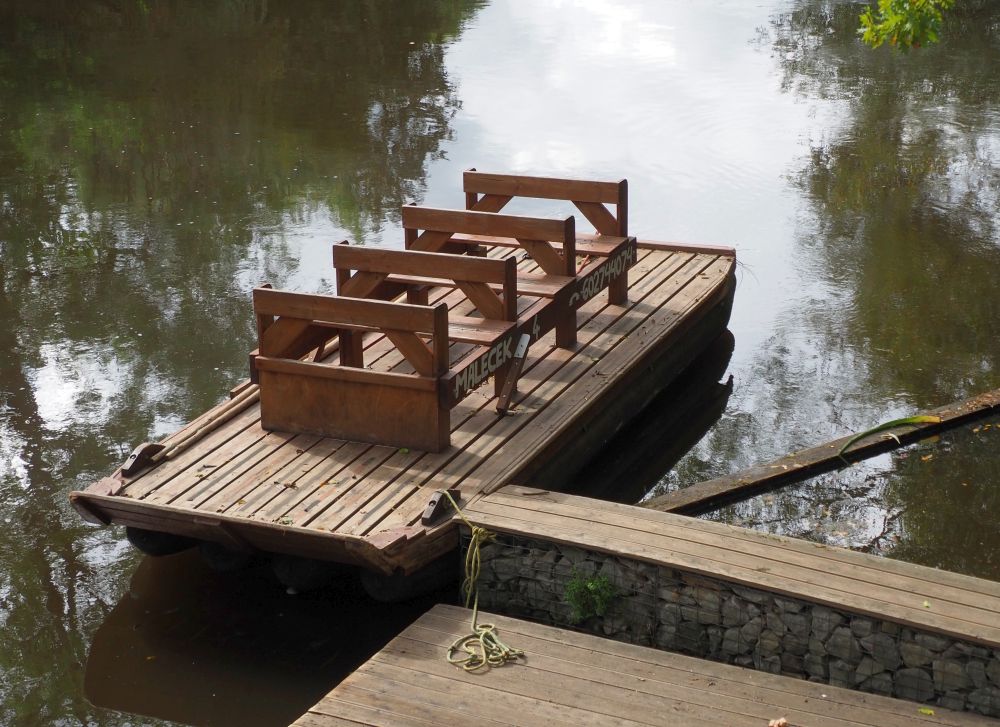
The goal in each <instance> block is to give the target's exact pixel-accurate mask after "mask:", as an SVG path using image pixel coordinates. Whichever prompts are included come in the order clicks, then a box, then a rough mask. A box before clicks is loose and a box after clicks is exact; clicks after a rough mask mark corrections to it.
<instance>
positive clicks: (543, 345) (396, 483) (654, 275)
mask: <svg viewBox="0 0 1000 727" xmlns="http://www.w3.org/2000/svg"><path fill="white" fill-rule="evenodd" d="M577 254H578V255H583V254H585V253H584V252H581V251H580V249H579V246H578V250H577ZM636 257H637V259H636V261H635V264H634V265H633V267H632V268H631V269H630V270H629V272H628V278H629V288H628V298H627V300H626V301H625V303H624V304H623V305H616V304H612V303H610V302H609V298H608V296H607V295H597V296H595V297H593V298H591V299H590V300H589V301H587V302H586V303H584V304H583V305H582V306H580V307H579V308H578V309H577V313H576V315H577V321H576V323H577V332H576V339H577V340H576V343H575V345H574V346H572V347H566V346H563V347H559V346H557V345H556V343H557V341H556V338H557V336H558V335H559V331H558V330H552V331H550V332H549V333H546V334H545V335H543V336H541V337H540V338H539V339H538V340H537V341H534V342H533V343H532V345H531V348H530V350H529V353H528V357H527V361H526V363H525V365H524V370H523V372H522V373H521V375H520V377H519V379H518V380H517V390H516V393H515V394H514V395H513V398H512V405H511V409H510V412H509V414H508V415H507V416H499V415H498V414H497V412H496V403H497V398H496V397H495V396H494V395H493V394H494V391H493V387H492V386H481V387H479V388H478V389H476V390H475V391H473V392H471V393H470V394H469V395H468V396H467V397H466V398H465V399H463V400H462V401H460V402H459V403H457V404H455V405H453V408H452V409H451V411H450V422H449V423H450V431H449V439H450V444H449V445H448V446H446V447H444V448H443V449H442V451H439V452H428V451H418V450H416V449H411V448H408V447H400V446H385V445H380V444H371V443H366V442H361V441H349V440H346V439H338V438H335V437H330V436H323V435H321V434H308V433H300V434H294V433H288V432H281V431H267V430H265V429H263V428H262V427H261V423H260V403H259V399H258V398H257V397H255V396H254V395H253V393H252V391H253V390H252V388H251V389H246V390H244V395H245V397H246V399H245V401H244V402H243V403H242V404H241V406H242V408H241V409H240V410H239V411H238V412H236V413H235V414H233V413H232V412H231V411H230V412H228V415H229V416H230V417H231V418H229V420H228V421H226V422H225V423H224V424H223V425H221V426H219V427H218V428H215V429H213V430H212V431H210V432H208V433H207V434H205V435H204V436H202V437H201V438H200V439H197V441H195V442H194V443H193V444H189V445H188V446H187V448H186V449H184V450H183V452H181V453H179V454H176V455H174V456H171V457H169V458H166V459H163V460H162V461H161V462H159V463H158V464H156V466H153V467H151V468H147V469H145V470H142V471H140V472H138V473H136V474H135V475H134V476H132V477H126V476H124V475H123V474H122V473H121V471H119V472H117V473H115V475H114V476H112V477H109V478H105V479H103V480H101V481H100V482H97V483H95V484H94V485H92V486H91V487H89V488H87V489H86V490H84V491H76V492H73V493H71V494H70V500H71V502H72V503H73V505H74V507H75V508H76V509H77V510H78V511H79V512H80V513H81V515H83V517H84V518H85V519H87V520H89V521H91V522H98V523H102V524H118V525H128V526H133V527H137V528H143V529H148V530H157V531H162V532H168V533H173V534H177V535H183V536H189V537H193V538H199V539H203V540H212V541H217V542H221V543H223V544H225V545H227V546H228V547H231V548H234V549H242V550H262V551H268V552H279V553H288V554H293V555H298V556H302V557H309V558H318V559H324V560H332V561H339V562H343V563H349V564H356V565H359V566H363V567H365V568H369V569H373V570H376V571H380V572H383V573H393V572H403V573H410V572H413V571H415V570H417V569H419V568H420V567H421V566H423V565H425V564H427V563H429V562H430V561H432V560H433V559H434V558H436V557H438V556H440V555H442V554H444V553H446V552H448V551H449V550H452V549H454V548H455V547H456V546H457V542H458V541H457V528H456V526H455V525H454V523H453V522H451V521H450V520H449V519H448V518H442V522H441V523H440V524H433V523H432V524H431V525H429V526H428V525H423V524H421V515H422V513H423V511H424V509H425V507H426V506H427V503H428V500H429V499H430V498H431V496H432V494H433V493H434V492H435V491H437V490H440V489H447V488H457V489H458V490H459V491H460V493H461V501H462V503H463V504H464V503H469V502H471V501H474V500H475V499H477V498H478V497H480V496H482V495H484V494H487V493H489V492H492V491H494V490H496V489H498V488H499V487H501V486H503V485H505V484H507V483H509V482H511V481H513V480H515V479H517V477H518V475H519V473H520V472H522V471H525V470H527V469H528V468H529V467H530V466H531V465H532V464H533V463H537V462H538V461H540V458H545V457H548V456H551V455H552V453H554V452H555V451H557V450H560V451H562V450H565V449H566V448H571V449H572V450H574V451H576V452H578V454H579V459H578V461H580V462H581V463H582V462H585V461H587V460H588V459H590V458H591V457H592V456H593V455H594V454H595V452H596V451H597V450H596V448H597V447H598V446H599V445H600V444H601V443H602V442H603V441H605V440H606V439H608V438H609V437H610V436H611V434H613V432H614V431H615V429H616V428H617V427H619V426H620V424H621V421H622V420H623V419H624V418H627V417H628V416H631V415H633V414H635V413H637V412H638V410H639V409H640V408H641V406H642V404H643V403H645V402H646V401H648V400H649V399H650V398H651V397H652V396H653V395H654V394H655V393H656V392H657V391H658V390H659V389H661V388H663V387H664V386H666V385H667V384H668V383H669V382H670V380H672V379H673V378H674V377H675V376H676V375H677V374H678V373H680V372H681V371H682V370H683V368H684V367H685V366H686V365H687V364H689V363H690V362H691V361H693V360H694V359H695V358H696V357H697V355H698V354H699V353H701V352H702V351H703V350H704V349H705V348H706V347H707V346H708V345H709V344H710V343H711V342H712V341H713V340H715V338H716V337H717V336H718V335H719V334H721V333H722V332H723V331H724V330H725V327H726V324H727V322H728V318H729V313H730V310H731V307H732V300H733V294H734V289H735V278H734V267H735V256H734V253H733V251H732V250H731V249H727V248H713V247H697V246H684V245H676V244H667V243H652V242H640V243H638V248H637V255H636ZM526 267H527V268H531V264H530V261H529V262H528V263H525V262H524V261H521V262H520V263H519V274H520V272H521V270H523V269H525V268H526ZM429 302H431V303H434V302H444V303H447V304H448V306H449V309H450V312H451V313H453V314H456V315H468V313H469V312H470V310H469V308H468V306H469V305H470V304H469V301H468V299H467V298H466V297H465V295H464V294H462V292H461V291H460V290H456V289H454V288H447V287H431V288H430V298H429ZM363 346H364V351H365V355H366V356H367V357H368V358H369V359H370V362H369V363H368V364H366V365H367V366H368V368H371V369H375V370H380V371H385V372H393V371H400V370H403V369H405V368H406V366H407V362H406V361H405V360H404V359H403V357H402V356H400V355H399V353H398V352H397V351H396V350H395V349H393V348H392V347H391V346H390V345H388V343H387V342H386V341H385V340H384V337H382V336H379V335H373V334H371V333H366V334H365V335H364V338H363ZM455 352H456V345H453V350H452V353H453V356H454V355H455ZM335 355H337V354H336V353H333V354H330V357H332V356H335ZM373 406H377V404H376V403H374V402H373ZM226 407H232V404H230V403H228V402H227V403H223V404H220V405H219V407H216V408H215V409H213V410H211V411H209V412H207V413H206V414H205V415H203V416H202V417H201V418H200V419H198V420H196V421H194V422H192V423H191V424H189V425H188V426H187V427H185V428H184V429H182V430H181V431H179V432H177V433H175V434H174V435H172V436H171V437H169V438H168V439H167V440H165V441H164V442H163V444H165V445H167V446H168V447H169V446H170V444H171V442H172V441H178V440H180V439H184V438H187V437H191V434H192V432H197V431H198V429H199V427H200V426H201V425H202V424H203V423H204V422H206V421H209V420H211V419H212V418H214V417H217V416H219V414H220V412H221V413H222V414H223V415H225V414H226V412H225V411H221V410H223V409H225V408H226ZM379 415H380V416H388V417H391V416H393V413H392V412H391V411H387V412H385V413H384V414H383V413H380V414H379Z"/></svg>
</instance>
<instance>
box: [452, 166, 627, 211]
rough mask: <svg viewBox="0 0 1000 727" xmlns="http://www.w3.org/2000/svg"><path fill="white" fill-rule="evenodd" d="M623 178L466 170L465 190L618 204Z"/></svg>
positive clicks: (463, 183)
mask: <svg viewBox="0 0 1000 727" xmlns="http://www.w3.org/2000/svg"><path fill="white" fill-rule="evenodd" d="M620 184H621V182H620V181H615V182H596V181H590V180H586V179H558V178H555V177H527V176H520V175H516V174H488V173H486V172H476V171H472V170H470V171H467V172H465V173H464V174H463V175H462V186H463V191H465V192H466V193H467V194H468V193H473V192H475V193H480V194H495V195H512V196H514V197H534V198H536V199H565V200H580V201H581V202H598V203H601V202H610V203H611V204H617V202H618V199H619V197H618V190H619V188H620Z"/></svg>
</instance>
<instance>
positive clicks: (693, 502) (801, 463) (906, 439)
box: [639, 389, 1000, 515]
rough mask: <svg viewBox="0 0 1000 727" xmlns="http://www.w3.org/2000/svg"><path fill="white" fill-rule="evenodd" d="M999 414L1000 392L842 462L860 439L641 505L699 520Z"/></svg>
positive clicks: (875, 439) (870, 444)
mask: <svg viewBox="0 0 1000 727" xmlns="http://www.w3.org/2000/svg"><path fill="white" fill-rule="evenodd" d="M998 410H1000V389H994V390H993V391H988V392H986V393H985V394H980V395H978V396H974V397H972V398H971V399H966V400H964V401H959V402H956V403H954V404H948V405H947V406H942V407H938V408H937V409H931V410H930V411H927V412H922V413H921V415H923V416H936V417H939V418H940V420H939V421H935V422H927V423H923V424H917V425H906V426H900V427H896V428H893V429H885V430H881V431H878V432H873V433H872V434H871V435H870V436H866V437H863V438H862V439H860V440H858V441H857V442H854V443H853V444H852V445H851V446H850V447H848V448H847V449H846V450H845V451H844V453H843V456H841V454H840V450H841V448H843V446H844V445H845V444H847V443H848V442H850V441H851V439H852V438H854V437H856V436H857V435H856V434H850V435H848V436H846V437H841V438H840V439H835V440H833V441H832V442H827V443H826V444H820V445H818V446H816V447H810V448H809V449H803V450H800V451H798V452H794V453H792V454H788V455H785V456H784V457H781V458H780V459H776V460H774V461H772V462H767V463H765V464H759V465H755V466H753V467H750V468H749V469H746V470H743V471H742V472H737V473H735V474H731V475H726V476H725V477H719V478H717V479H714V480H706V481H704V482H698V483H696V484H693V485H691V486H690V487H685V488H684V489H682V490H676V491H675V492H669V493H667V494H666V495H660V496H659V497H654V498H651V499H649V500H646V501H645V502H642V503H639V504H640V505H641V506H642V507H648V508H650V509H653V510H661V511H663V512H676V513H680V514H682V515H695V514H698V513H701V512H706V511H708V510H712V509H714V508H716V507H719V506H720V505H724V504H728V503H732V502H736V501H739V500H744V499H746V498H748V497H752V496H754V495H757V494H760V493H761V492H765V491H767V490H773V489H775V488H777V487H781V486H783V485H789V484H792V483H794V482H801V481H802V480H805V479H808V478H810V477H814V476H815V475H819V474H823V473H824V472H830V471H832V470H836V469H840V468H842V467H846V466H849V464H850V463H853V462H857V461H859V460H862V459H867V458H868V457H873V456H875V455H877V454H882V453H883V452H888V451H890V450H893V449H896V448H898V447H902V446H905V445H907V444H911V443H913V442H916V441H919V440H921V439H925V438H927V437H929V436H931V435H934V434H937V433H938V432H941V431H944V430H946V429H951V428H953V427H956V426H958V425H960V424H963V423H965V422H967V421H969V420H972V419H977V418H979V417H983V416H986V415H987V414H991V413H993V412H996V411H998Z"/></svg>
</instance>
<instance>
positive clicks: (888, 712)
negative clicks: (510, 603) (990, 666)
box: [294, 605, 995, 727]
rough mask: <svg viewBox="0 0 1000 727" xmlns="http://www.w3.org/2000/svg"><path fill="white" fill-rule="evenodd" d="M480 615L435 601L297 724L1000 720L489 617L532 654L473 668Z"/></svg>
mask: <svg viewBox="0 0 1000 727" xmlns="http://www.w3.org/2000/svg"><path fill="white" fill-rule="evenodd" d="M470 619H471V612H469V611H467V610H465V609H461V608H456V607H453V606H440V605H439V606H435V607H434V608H433V609H431V610H430V611H429V612H427V613H426V614H425V615H423V616H422V617H421V618H419V619H418V620H417V621H416V623H414V624H413V625H412V626H410V627H409V628H408V629H406V630H405V631H404V632H403V633H402V634H400V635H399V636H397V637H396V638H395V639H393V641H392V642H391V643H390V644H389V645H388V646H386V648H385V649H383V650H382V651H380V652H379V653H378V654H376V655H375V656H373V657H372V658H371V659H370V660H369V661H368V662H366V663H365V664H364V665H362V666H361V667H360V668H359V669H358V670H357V671H356V672H354V673H353V674H352V675H351V676H349V677H348V678H347V679H345V680H344V681H343V682H341V684H340V685H339V686H337V687H336V688H335V689H333V690H332V691H331V692H330V693H329V694H328V695H326V696H325V697H324V698H323V699H322V700H320V701H319V702H318V703H317V704H316V705H315V706H313V707H312V708H311V709H310V710H309V711H308V712H307V713H306V714H304V715H303V716H302V717H300V718H299V719H298V720H296V721H295V722H294V725H295V727H332V726H333V725H352V724H354V725H356V724H364V725H449V724H477V725H479V724H482V725H524V727H533V726H534V725H538V724H546V725H567V726H568V725H573V726H574V727H575V726H577V725H606V724H618V725H705V726H706V727H707V726H709V725H711V727H718V726H719V725H727V726H732V727H739V726H742V725H745V726H746V727H763V726H764V725H767V724H768V723H769V722H770V721H771V720H774V721H778V720H780V719H782V718H784V719H785V720H786V722H785V724H787V725H788V727H796V726H802V725H809V726H810V727H861V726H862V725H879V726H880V727H911V726H916V727H921V726H924V725H926V726H930V725H956V726H957V725H983V726H984V727H985V725H990V724H995V722H994V721H993V720H990V719H987V718H985V717H978V716H975V715H970V714H967V713H959V712H952V711H949V710H946V709H940V708H935V709H924V710H921V709H920V707H919V705H917V704H914V703H913V702H907V701H902V700H898V699H891V698H888V697H881V696H877V695H873V694H861V693H859V692H855V691H850V690H847V689H840V688H837V687H830V686H827V685H823V684H814V683H811V682H806V681H802V680H798V679H792V678H789V677H783V676H779V675H774V674H763V673H761V672H755V671H752V670H749V669H741V668H740V667H735V666H729V665H725V664H715V663H712V662H709V661H705V660H703V659H696V658H693V657H690V656H682V655H680V654H671V653H666V652H662V651H657V650H655V649H650V648H645V647H641V646H634V645H631V644H621V643H618V642H615V641H610V640H608V639H602V638H598V637H596V636H591V635H588V634H581V633H578V632H573V631H567V630H564V629H557V628H553V627H551V626H542V625H539V624H534V623H528V622H526V621H520V620H517V619H512V618H507V617H503V616H497V615H494V614H480V621H488V622H490V623H493V624H495V625H496V626H497V628H498V629H499V633H500V635H501V638H502V639H504V641H505V642H506V643H508V644H510V645H511V646H516V647H518V648H520V649H523V650H524V651H525V656H524V658H522V659H519V660H518V661H517V662H515V663H510V664H506V665H504V666H501V667H497V668H492V669H490V670H489V671H487V672H486V673H478V672H477V673H469V672H466V671H463V670H462V669H460V668H458V667H456V666H453V665H451V664H449V663H448V662H447V661H445V658H444V655H445V654H446V653H447V650H448V647H449V646H450V645H451V644H452V642H454V641H455V640H456V639H457V638H459V637H461V636H463V635H465V634H466V633H467V631H468V630H469V624H470Z"/></svg>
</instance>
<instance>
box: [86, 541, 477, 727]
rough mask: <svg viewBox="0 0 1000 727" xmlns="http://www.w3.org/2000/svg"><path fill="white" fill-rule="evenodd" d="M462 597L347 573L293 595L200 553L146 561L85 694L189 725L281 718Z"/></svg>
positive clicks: (279, 721) (258, 572)
mask: <svg viewBox="0 0 1000 727" xmlns="http://www.w3.org/2000/svg"><path fill="white" fill-rule="evenodd" d="M455 557H456V573H457V572H458V563H457V558H458V556H457V555H456V556H455ZM456 593H457V584H455V586H453V587H450V588H449V589H447V590H445V591H442V592H438V593H432V594H430V595H428V596H425V597H422V598H419V599H416V600H413V601H410V602H407V603H404V604H391V605H389V604H382V603H378V602H375V601H372V600H371V599H370V598H368V597H367V596H366V595H365V593H364V591H363V589H362V588H361V586H360V584H359V583H358V581H357V579H356V578H355V577H353V576H352V575H348V576H345V578H344V580H343V581H342V582H340V583H338V584H336V585H333V586H329V587H327V588H324V589H321V590H318V591H314V592H310V593H303V594H298V595H294V596H291V595H288V594H286V592H285V589H284V587H282V586H280V585H279V584H278V582H277V581H276V580H275V578H274V577H273V576H272V574H271V571H270V568H269V567H268V566H267V565H266V564H262V565H259V566H254V567H251V568H248V569H245V570H241V571H239V572H236V573H218V572H216V571H214V570H211V569H209V568H208V567H207V566H205V565H204V564H203V563H202V562H201V559H200V558H199V556H198V554H197V551H186V552H185V553H180V554H178V555H173V556H167V557H162V558H150V557H147V558H144V559H143V560H142V562H141V563H140V564H139V567H138V568H137V569H136V571H135V573H134V574H133V575H132V579H131V581H130V584H129V588H128V591H127V592H126V593H125V595H124V596H123V597H122V598H121V600H120V601H119V602H118V604H117V605H116V606H115V607H114V609H113V610H112V611H111V613H110V614H109V615H108V617H107V618H106V619H105V621H104V623H103V624H102V625H101V626H100V628H98V629H97V633H96V634H95V635H94V640H93V643H92V644H91V648H90V655H89V658H88V659H87V667H86V676H85V680H84V689H85V692H86V696H87V699H89V700H90V702H91V703H93V704H94V705H96V706H99V707H103V708H106V709H114V710H119V711H123V712H131V713H135V714H143V715H150V716H154V717H156V718H159V719H168V720H172V721H176V722H182V723H186V724H197V725H212V726H218V727H223V726H226V725H233V726H234V727H235V726H237V725H247V726H261V727H264V726H268V725H286V724H288V723H290V722H292V721H294V720H295V719H296V718H298V717H299V716H300V715H301V714H303V713H304V712H305V711H306V710H308V709H309V707H311V706H312V705H313V704H315V703H316V702H317V701H319V700H320V698H321V697H322V696H323V695H324V694H326V693H327V692H329V691H330V690H331V689H332V688H333V687H334V686H335V685H336V684H337V683H338V682H339V681H340V680H341V679H343V678H344V677H345V676H347V675H348V674H349V673H350V672H351V671H352V670H353V669H354V668H355V667H356V666H357V665H359V664H360V663H362V662H363V661H365V660H366V659H367V658H368V657H369V656H370V655H371V654H372V653H374V652H375V651H377V650H378V649H380V648H382V646H384V645H385V644H386V643H387V642H388V641H389V640H390V639H391V638H392V637H394V636H395V635H396V634H397V633H399V632H400V631H401V630H403V629H404V628H405V627H406V626H408V625H409V624H410V623H411V622H412V621H413V620H414V619H415V618H416V617H417V616H418V615H420V614H421V613H423V612H424V611H426V610H427V609H428V608H430V606H431V605H432V604H434V603H439V602H450V601H452V600H453V599H454V597H455V594H456Z"/></svg>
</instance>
